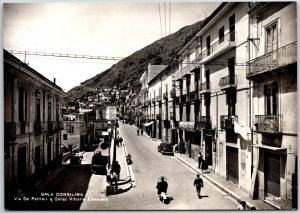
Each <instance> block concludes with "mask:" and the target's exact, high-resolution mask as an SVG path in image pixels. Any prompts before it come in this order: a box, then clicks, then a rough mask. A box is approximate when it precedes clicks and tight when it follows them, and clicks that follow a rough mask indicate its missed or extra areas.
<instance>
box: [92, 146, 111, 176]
mask: <svg viewBox="0 0 300 213" xmlns="http://www.w3.org/2000/svg"><path fill="white" fill-rule="evenodd" d="M107 164H108V156H103V155H102V154H101V151H99V149H96V150H95V152H94V156H93V157H92V164H91V172H92V173H95V174H97V173H101V174H105V175H106V173H107Z"/></svg>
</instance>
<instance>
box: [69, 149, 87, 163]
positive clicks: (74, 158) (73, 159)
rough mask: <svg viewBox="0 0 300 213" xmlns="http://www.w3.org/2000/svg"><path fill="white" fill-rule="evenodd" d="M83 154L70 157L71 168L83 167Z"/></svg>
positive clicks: (79, 153) (78, 153)
mask: <svg viewBox="0 0 300 213" xmlns="http://www.w3.org/2000/svg"><path fill="white" fill-rule="evenodd" d="M83 154H84V153H82V152H77V153H75V154H73V155H72V156H71V157H70V166H81V161H82V158H83Z"/></svg>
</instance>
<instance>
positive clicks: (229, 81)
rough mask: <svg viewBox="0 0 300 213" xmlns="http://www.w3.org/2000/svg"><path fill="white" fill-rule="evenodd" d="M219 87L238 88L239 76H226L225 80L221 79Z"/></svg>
mask: <svg viewBox="0 0 300 213" xmlns="http://www.w3.org/2000/svg"><path fill="white" fill-rule="evenodd" d="M219 86H220V87H221V89H222V90H223V89H228V88H231V87H236V86H237V76H236V75H234V76H230V75H228V76H225V77H223V78H221V79H220V81H219Z"/></svg>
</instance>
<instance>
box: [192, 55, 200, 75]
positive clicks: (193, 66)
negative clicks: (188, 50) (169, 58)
mask: <svg viewBox="0 0 300 213" xmlns="http://www.w3.org/2000/svg"><path fill="white" fill-rule="evenodd" d="M196 69H199V60H198V59H196V58H195V59H194V60H192V62H190V72H195V71H196ZM199 71H200V69H199Z"/></svg>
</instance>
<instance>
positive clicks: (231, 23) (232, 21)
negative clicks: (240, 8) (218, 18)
mask: <svg viewBox="0 0 300 213" xmlns="http://www.w3.org/2000/svg"><path fill="white" fill-rule="evenodd" d="M229 34H230V41H235V14H233V15H232V16H230V17H229Z"/></svg>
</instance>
